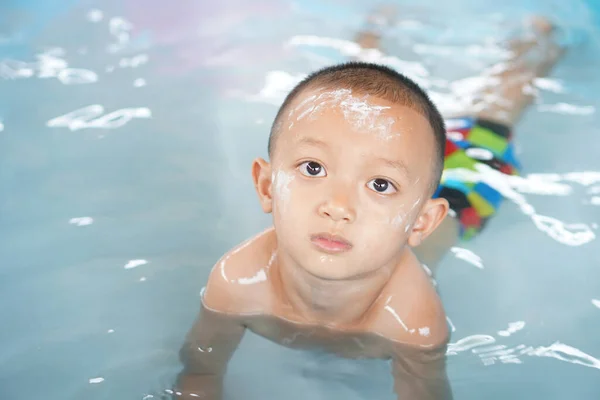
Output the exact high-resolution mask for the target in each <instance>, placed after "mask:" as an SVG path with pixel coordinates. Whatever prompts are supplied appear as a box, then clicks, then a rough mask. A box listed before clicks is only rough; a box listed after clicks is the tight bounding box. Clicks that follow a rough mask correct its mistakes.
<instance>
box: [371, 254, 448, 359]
mask: <svg viewBox="0 0 600 400" xmlns="http://www.w3.org/2000/svg"><path fill="white" fill-rule="evenodd" d="M403 261H404V262H403V264H402V266H401V267H400V268H399V271H398V272H397V273H396V274H394V276H392V278H391V279H390V282H389V283H388V285H387V286H386V288H385V289H384V291H383V292H382V295H381V297H380V298H379V300H378V302H377V303H376V309H375V310H374V318H373V320H372V321H373V322H372V327H371V329H372V330H373V331H375V332H376V333H378V334H380V335H382V336H384V337H386V338H387V339H389V340H391V341H393V342H398V343H404V344H407V345H411V346H415V347H423V348H431V347H439V346H442V345H444V344H446V343H447V341H448V339H449V338H448V335H449V332H448V325H447V320H446V313H445V311H444V307H443V305H442V302H441V300H440V297H439V296H438V294H437V292H436V290H435V287H434V286H433V283H432V282H431V279H430V278H429V276H428V274H427V273H426V272H425V270H424V269H423V267H422V266H421V263H420V262H419V261H418V260H417V258H416V257H415V256H414V254H412V252H410V254H408V255H407V256H406V257H405V259H404V260H403Z"/></svg>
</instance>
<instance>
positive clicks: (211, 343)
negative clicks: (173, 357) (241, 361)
mask: <svg viewBox="0 0 600 400" xmlns="http://www.w3.org/2000/svg"><path fill="white" fill-rule="evenodd" d="M244 330H245V327H244V326H243V325H242V324H241V322H240V321H239V320H238V319H236V318H234V317H231V316H228V315H226V314H222V313H218V312H215V311H211V310H209V309H207V308H206V307H205V306H204V305H203V306H202V309H201V311H200V315H199V317H198V319H197V320H196V322H195V323H194V326H193V327H192V329H191V330H190V332H189V333H188V335H187V337H186V340H185V343H184V345H183V347H182V348H181V350H180V352H179V355H180V359H181V361H182V363H183V365H184V368H183V371H182V372H181V373H180V374H179V376H178V379H177V389H176V391H177V392H180V393H181V395H180V396H179V397H178V398H179V399H198V398H202V399H204V400H218V399H221V397H222V389H223V377H224V375H225V370H226V369H227V363H228V362H229V360H230V358H231V356H232V355H233V353H234V352H235V350H236V348H237V346H238V344H239V343H240V341H241V339H242V336H243V335H244Z"/></svg>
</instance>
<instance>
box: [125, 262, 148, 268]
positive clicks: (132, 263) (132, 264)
mask: <svg viewBox="0 0 600 400" xmlns="http://www.w3.org/2000/svg"><path fill="white" fill-rule="evenodd" d="M146 264H148V261H146V260H130V261H129V262H128V263H127V264H125V266H124V267H123V268H125V269H132V268H137V267H140V266H142V265H146Z"/></svg>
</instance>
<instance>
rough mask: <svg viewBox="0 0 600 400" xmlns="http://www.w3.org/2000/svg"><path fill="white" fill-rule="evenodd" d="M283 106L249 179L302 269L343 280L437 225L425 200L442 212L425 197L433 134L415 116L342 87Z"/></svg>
mask: <svg viewBox="0 0 600 400" xmlns="http://www.w3.org/2000/svg"><path fill="white" fill-rule="evenodd" d="M288 110H289V111H288V112H287V113H286V114H287V115H285V116H284V117H283V118H282V119H281V126H280V127H279V130H278V136H277V138H276V139H275V141H276V144H275V149H274V151H273V154H272V160H271V161H272V163H271V165H269V164H267V163H266V162H264V161H263V164H262V166H259V164H257V163H255V167H254V174H255V182H256V184H257V190H258V191H259V196H260V197H261V202H262V205H263V209H264V210H265V211H267V212H270V211H272V212H273V219H274V225H275V232H276V235H277V239H278V251H283V252H285V253H286V255H287V256H289V257H291V258H292V259H293V260H294V261H295V263H297V264H298V265H300V266H302V268H304V269H306V270H307V271H308V272H309V273H311V274H313V275H315V276H318V277H320V278H322V279H336V280H337V279H349V278H353V277H359V276H361V275H363V274H366V273H369V272H372V271H374V270H376V269H378V268H381V267H383V266H387V265H391V263H395V262H397V261H398V258H399V256H400V254H401V253H402V250H403V248H404V246H405V245H406V243H407V242H408V243H409V244H411V245H415V244H418V243H419V242H420V241H421V240H422V239H424V237H425V236H426V235H427V234H428V233H429V231H431V230H433V229H434V228H435V226H437V223H438V222H439V221H437V220H435V221H433V220H431V218H430V217H432V216H431V215H428V212H429V211H431V210H430V208H431V207H434V211H436V212H437V211H439V212H442V213H443V214H444V215H445V212H446V208H444V207H442V209H439V207H438V208H435V206H436V205H437V203H435V202H436V200H431V199H430V196H429V194H430V192H429V185H430V182H431V179H432V173H433V169H434V163H435V161H434V160H435V147H434V146H435V143H434V136H433V132H432V128H431V126H430V124H429V122H428V121H427V120H426V119H425V118H424V117H423V116H422V115H420V114H419V113H417V112H416V111H414V110H412V109H411V108H409V107H405V106H400V105H396V104H392V103H390V102H387V101H384V100H381V99H378V98H375V97H373V96H366V95H359V94H352V93H351V91H350V90H346V89H337V90H326V89H322V90H307V91H306V92H305V93H302V94H300V96H299V97H298V98H297V99H296V100H295V101H294V102H293V103H292V104H291V105H290V107H289V108H288ZM261 177H262V178H261ZM261 182H262V183H261ZM261 185H262V187H263V188H264V190H262V192H261V188H260V187H261ZM431 202H434V203H431ZM433 217H434V219H435V218H438V217H439V215H437V214H436V215H433ZM441 218H443V215H442V216H441ZM440 221H441V219H440ZM432 224H434V225H435V226H433V228H432Z"/></svg>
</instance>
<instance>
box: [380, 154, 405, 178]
mask: <svg viewBox="0 0 600 400" xmlns="http://www.w3.org/2000/svg"><path fill="white" fill-rule="evenodd" d="M377 161H379V162H381V163H383V164H385V165H388V166H390V167H392V168H395V169H397V170H399V171H400V172H403V173H404V174H405V175H406V176H409V177H410V175H411V174H410V170H409V169H408V167H407V166H406V164H405V163H403V162H402V161H397V160H388V159H387V158H383V157H379V158H377Z"/></svg>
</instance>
